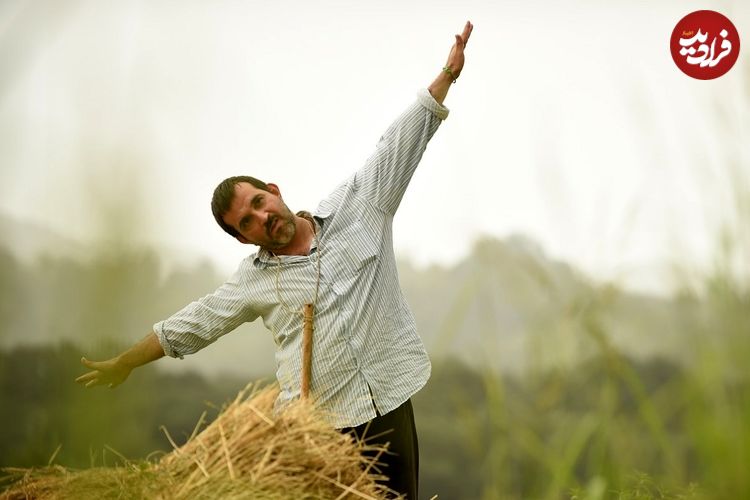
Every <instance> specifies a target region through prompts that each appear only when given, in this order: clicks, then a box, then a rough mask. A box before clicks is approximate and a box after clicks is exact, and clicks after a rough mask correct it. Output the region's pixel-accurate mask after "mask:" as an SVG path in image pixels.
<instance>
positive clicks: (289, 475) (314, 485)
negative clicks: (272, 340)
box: [0, 387, 388, 500]
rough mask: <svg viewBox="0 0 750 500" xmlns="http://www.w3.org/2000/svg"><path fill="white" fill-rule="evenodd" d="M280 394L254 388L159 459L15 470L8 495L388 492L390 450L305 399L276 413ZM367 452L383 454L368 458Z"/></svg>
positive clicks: (331, 495) (373, 495)
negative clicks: (325, 416) (381, 463)
mask: <svg viewBox="0 0 750 500" xmlns="http://www.w3.org/2000/svg"><path fill="white" fill-rule="evenodd" d="M277 394H278V389H275V388H265V389H260V390H254V389H252V388H250V387H248V388H246V389H245V390H243V391H241V392H240V394H239V395H238V396H237V398H236V399H235V400H234V402H232V403H231V404H229V405H228V406H226V408H225V409H224V410H223V411H222V412H221V414H220V415H219V416H218V417H217V418H216V420H214V422H212V423H211V424H210V425H208V426H207V427H206V428H205V429H204V430H203V431H202V432H200V433H197V429H198V427H196V432H194V433H193V436H191V438H190V439H189V440H188V441H187V442H186V443H185V445H183V446H181V447H177V446H175V449H174V451H172V452H171V453H169V454H167V455H164V456H163V457H162V458H161V459H160V460H158V461H157V462H140V463H133V462H126V463H125V464H124V465H121V466H117V467H100V468H92V469H86V470H80V471H72V470H68V469H65V468H63V467H60V466H53V467H45V468H40V469H8V470H6V472H10V473H12V474H14V477H15V482H14V483H13V484H12V486H11V487H10V488H9V489H8V490H6V491H5V492H4V493H2V494H0V498H1V499H31V498H34V499H40V500H41V499H44V500H46V499H61V498H76V499H79V498H96V499H107V498H138V499H140V498H155V499H164V500H167V499H170V500H171V499H207V498H222V499H225V498H226V499H230V498H231V499H241V498H247V499H250V498H252V499H269V500H275V499H290V498H294V499H344V498H366V499H382V498H386V497H387V493H388V492H387V491H386V490H385V488H384V487H383V486H381V485H378V484H376V482H375V481H376V480H377V479H379V478H380V476H378V475H377V474H376V473H375V468H376V466H377V464H376V463H375V461H376V460H377V457H378V456H379V453H383V452H384V450H382V449H377V448H374V447H369V446H368V445H367V444H365V443H362V442H356V441H355V440H354V439H352V438H351V437H350V436H349V435H345V434H342V433H340V432H339V431H337V430H335V429H332V428H331V427H330V426H329V425H327V424H326V423H325V422H324V421H323V420H322V419H321V418H320V415H319V414H318V413H317V412H316V411H315V409H314V408H313V407H312V405H310V404H308V403H305V402H299V403H297V404H295V405H292V406H291V407H289V408H288V409H287V410H286V411H284V412H283V413H282V414H281V415H278V416H276V417H273V418H272V416H271V415H272V408H273V403H274V400H275V399H276V396H277ZM200 425H201V422H199V424H198V426H200ZM167 436H169V435H168V434H167ZM170 441H171V438H170ZM365 450H368V451H369V453H372V454H373V455H374V456H375V458H367V457H366V456H364V455H363V454H362V452H363V451H365Z"/></svg>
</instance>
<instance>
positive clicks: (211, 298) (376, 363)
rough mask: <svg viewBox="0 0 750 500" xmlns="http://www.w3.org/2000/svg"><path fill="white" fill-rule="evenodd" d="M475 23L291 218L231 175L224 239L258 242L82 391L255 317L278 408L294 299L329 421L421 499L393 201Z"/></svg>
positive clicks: (424, 373)
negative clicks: (270, 351)
mask: <svg viewBox="0 0 750 500" xmlns="http://www.w3.org/2000/svg"><path fill="white" fill-rule="evenodd" d="M472 29H473V26H472V24H471V23H470V22H467V23H466V26H465V27H464V30H463V33H462V34H461V35H456V36H455V37H456V40H455V43H454V45H453V47H452V48H451V51H450V54H449V56H448V61H447V63H446V65H445V66H444V67H443V70H442V71H441V72H440V74H439V75H438V76H437V78H436V79H435V80H434V81H433V82H432V84H431V85H430V86H429V87H428V89H426V90H423V91H422V92H420V93H419V94H418V98H417V101H416V102H415V103H414V104H412V105H411V106H410V107H409V108H408V109H407V110H406V111H405V112H404V113H403V114H402V115H401V116H400V117H399V118H397V119H396V121H395V122H394V123H393V124H392V125H391V126H390V127H389V128H388V130H387V131H386V132H385V134H384V135H383V137H382V138H381V139H380V142H379V143H378V145H377V148H376V150H375V153H374V154H373V155H372V156H371V157H370V158H369V159H368V160H367V162H366V164H365V166H364V167H362V168H361V169H360V170H359V171H357V172H356V173H355V174H354V175H353V176H352V177H351V178H349V179H348V180H346V181H345V182H344V183H342V184H341V185H340V186H339V187H337V188H336V189H335V190H334V191H333V193H331V194H330V195H329V196H328V197H327V198H325V199H324V200H323V201H322V202H321V203H320V205H319V206H318V209H317V210H316V212H315V213H314V214H309V213H307V212H299V213H297V214H296V215H295V214H294V213H292V211H291V210H290V209H289V208H288V207H287V205H286V204H285V202H284V200H283V198H282V195H281V190H280V189H279V187H278V186H277V185H275V184H270V183H269V184H266V183H264V182H262V181H259V180H257V179H255V178H252V177H245V176H240V177H231V178H229V179H226V180H224V181H223V182H222V183H221V184H219V186H218V187H217V188H216V190H215V191H214V196H213V200H212V203H211V206H212V211H213V213H214V217H215V218H216V221H217V222H218V223H219V225H220V226H221V227H222V228H223V229H224V230H225V231H226V232H227V233H229V234H230V235H232V236H233V237H234V238H236V239H237V240H238V241H240V242H241V243H244V244H253V245H257V246H259V247H260V248H259V250H258V252H257V253H255V254H253V255H251V256H249V257H247V258H246V259H245V260H244V261H243V262H242V263H241V264H240V266H239V269H238V270H237V271H236V272H235V274H234V275H233V276H232V277H231V278H230V279H229V280H228V281H227V282H226V283H224V284H223V285H222V286H221V287H219V289H217V290H216V291H215V292H214V293H213V294H211V295H207V296H206V297H203V298H202V299H200V300H199V301H196V302H193V303H191V304H189V305H188V306H187V307H185V308H184V309H183V310H181V311H179V312H177V313H176V314H174V315H173V316H172V317H170V318H168V319H167V320H165V321H161V322H159V323H157V324H156V325H154V329H153V331H152V332H151V333H149V334H148V335H147V336H146V337H145V338H144V339H143V340H142V341H140V342H139V343H138V344H136V345H134V346H133V347H131V348H130V349H128V350H127V351H126V352H124V353H122V354H120V355H119V356H117V357H115V358H113V359H110V360H107V361H100V362H95V361H89V360H87V359H85V358H82V360H81V362H82V363H83V364H84V365H85V366H87V367H88V368H90V369H92V371H90V372H88V373H86V374H84V375H81V376H80V377H78V378H77V379H76V381H77V382H79V383H82V384H85V385H86V387H92V386H97V385H107V386H109V387H115V386H117V385H119V384H121V383H122V382H123V381H124V380H125V379H126V378H127V377H128V375H129V374H130V372H131V371H132V370H133V369H134V368H136V367H138V366H141V365H143V364H146V363H148V362H151V361H154V360H156V359H159V358H161V357H163V356H164V355H169V356H172V357H180V358H181V357H182V356H184V355H186V354H192V353H194V352H196V351H198V350H200V349H202V348H203V347H205V346H207V345H209V344H210V343H212V342H214V341H215V340H216V339H218V338H219V337H221V336H222V335H224V334H226V333H229V332H230V331H232V330H234V329H235V328H236V327H237V326H239V325H240V324H242V323H244V322H248V321H254V320H255V319H257V318H258V317H262V318H263V322H264V324H265V325H266V327H267V328H268V329H269V330H271V332H272V333H273V336H274V340H275V342H276V346H277V351H276V363H277V373H276V376H277V379H278V382H279V386H280V389H281V392H280V394H279V399H278V401H277V407H283V406H284V405H285V404H287V403H288V402H290V401H291V400H293V399H295V398H297V397H299V395H300V373H301V369H302V355H301V333H302V325H303V318H302V307H303V305H304V304H306V303H312V304H313V306H314V314H315V338H314V350H313V352H314V354H313V358H312V380H311V388H310V391H311V397H312V398H313V399H314V400H315V401H316V404H317V405H318V406H319V407H320V408H321V409H323V410H324V411H325V413H326V414H328V415H330V417H329V419H330V421H331V424H332V425H333V426H335V427H336V428H340V429H342V430H343V431H345V432H353V433H354V434H356V435H357V436H359V437H362V436H363V434H364V433H365V430H367V433H368V435H371V436H372V435H379V434H382V435H383V436H382V441H383V442H389V443H390V445H389V451H390V452H391V453H389V454H387V455H385V456H383V457H381V459H382V460H383V461H384V462H385V468H384V469H383V473H384V474H386V475H387V476H389V478H390V481H389V482H388V483H387V486H389V487H390V488H392V489H393V490H395V491H397V492H399V493H402V494H405V495H406V496H407V498H411V499H416V498H417V482H418V467H419V456H418V450H417V436H416V430H415V426H414V416H413V413H412V407H411V400H410V398H411V396H412V395H414V394H415V393H416V392H417V391H418V390H419V389H421V388H422V386H423V385H424V384H425V383H426V382H427V379H428V378H429V375H430V361H429V358H428V357H427V353H426V351H425V349H424V346H423V344H422V341H421V340H420V338H419V336H418V335H417V332H416V326H415V324H414V319H413V317H412V314H411V312H410V311H409V308H408V305H407V304H406V300H405V299H404V296H403V294H402V292H401V288H400V286H399V283H398V276H397V272H396V263H395V257H394V253H393V241H392V231H391V229H392V222H393V216H394V214H395V213H396V209H397V208H398V206H399V203H400V202H401V198H402V196H403V194H404V191H405V190H406V187H407V185H408V183H409V181H410V179H411V176H412V174H413V173H414V170H415V169H416V167H417V165H418V163H419V161H420V159H421V157H422V153H423V152H424V150H425V148H426V147H427V143H428V141H429V140H430V138H431V137H432V135H433V134H434V133H435V131H436V130H437V128H438V126H439V125H440V122H441V121H442V120H443V119H445V118H446V117H447V116H448V109H447V108H445V107H444V106H443V105H442V103H443V100H444V99H445V96H446V94H447V93H448V89H449V88H450V85H451V83H454V82H455V81H456V78H458V76H459V75H460V74H461V70H462V68H463V65H464V48H465V47H466V43H467V42H468V40H469V36H470V35H471V32H472Z"/></svg>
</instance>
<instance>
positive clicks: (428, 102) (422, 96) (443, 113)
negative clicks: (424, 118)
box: [417, 89, 450, 120]
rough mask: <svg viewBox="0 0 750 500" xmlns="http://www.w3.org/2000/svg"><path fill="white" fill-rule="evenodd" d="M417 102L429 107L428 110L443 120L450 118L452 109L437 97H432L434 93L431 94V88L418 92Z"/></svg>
mask: <svg viewBox="0 0 750 500" xmlns="http://www.w3.org/2000/svg"><path fill="white" fill-rule="evenodd" d="M417 102H419V104H421V105H422V106H424V107H425V108H427V110H428V111H430V112H431V113H432V114H433V115H435V116H436V117H437V118H440V119H441V120H445V119H446V118H448V113H450V110H449V109H448V108H446V107H445V106H443V105H442V104H440V103H439V102H437V101H436V100H435V98H434V97H432V94H430V91H429V90H427V89H422V90H420V91H419V92H417Z"/></svg>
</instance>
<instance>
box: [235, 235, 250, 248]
mask: <svg viewBox="0 0 750 500" xmlns="http://www.w3.org/2000/svg"><path fill="white" fill-rule="evenodd" d="M234 238H235V239H236V240H237V241H239V242H240V243H244V244H246V245H249V244H250V241H248V239H247V238H245V237H244V236H242V235H241V234H238V235H237V236H235V237H234Z"/></svg>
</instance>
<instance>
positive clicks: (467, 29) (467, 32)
mask: <svg viewBox="0 0 750 500" xmlns="http://www.w3.org/2000/svg"><path fill="white" fill-rule="evenodd" d="M472 31H474V25H473V24H471V21H466V25H465V26H464V31H463V33H461V40H462V41H463V44H464V46H466V44H467V43H468V42H469V37H470V36H471V32H472Z"/></svg>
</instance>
